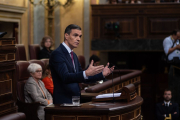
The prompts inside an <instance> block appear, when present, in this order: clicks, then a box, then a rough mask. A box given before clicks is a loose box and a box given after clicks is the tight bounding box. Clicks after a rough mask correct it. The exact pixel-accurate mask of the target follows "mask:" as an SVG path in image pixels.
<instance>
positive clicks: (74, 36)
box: [64, 29, 82, 50]
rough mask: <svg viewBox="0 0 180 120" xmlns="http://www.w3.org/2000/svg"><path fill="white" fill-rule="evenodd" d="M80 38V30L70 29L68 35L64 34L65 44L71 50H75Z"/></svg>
mask: <svg viewBox="0 0 180 120" xmlns="http://www.w3.org/2000/svg"><path fill="white" fill-rule="evenodd" d="M81 37H82V32H81V30H77V29H72V30H71V33H70V34H67V33H66V34H65V41H64V42H65V43H66V44H67V45H68V46H69V47H70V48H71V50H72V49H74V48H77V47H78V45H79V42H80V40H81Z"/></svg>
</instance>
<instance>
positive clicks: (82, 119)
mask: <svg viewBox="0 0 180 120" xmlns="http://www.w3.org/2000/svg"><path fill="white" fill-rule="evenodd" d="M77 120H102V119H101V116H78V117H77Z"/></svg>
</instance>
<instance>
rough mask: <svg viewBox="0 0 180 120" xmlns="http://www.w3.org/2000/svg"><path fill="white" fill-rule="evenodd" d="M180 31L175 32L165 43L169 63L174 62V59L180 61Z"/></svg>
mask: <svg viewBox="0 0 180 120" xmlns="http://www.w3.org/2000/svg"><path fill="white" fill-rule="evenodd" d="M179 39H180V30H174V31H173V32H172V34H171V35H170V36H169V37H166V38H165V39H164V41H163V47H164V52H165V54H166V55H167V57H168V60H169V61H172V60H173V58H174V57H177V58H178V59H180V51H179V49H180V44H179Z"/></svg>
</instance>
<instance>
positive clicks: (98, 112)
mask: <svg viewBox="0 0 180 120" xmlns="http://www.w3.org/2000/svg"><path fill="white" fill-rule="evenodd" d="M134 88H135V87H134V85H133V84H130V85H127V86H124V87H123V92H122V95H121V97H119V98H118V100H120V99H126V100H127V101H128V102H127V101H124V100H123V101H116V102H115V103H112V102H107V101H109V100H107V101H106V102H102V100H100V99H94V100H95V101H92V102H88V103H83V104H81V106H78V107H77V106H73V107H72V106H71V107H69V106H61V105H60V104H55V105H50V106H47V107H46V108H45V119H46V120H86V119H87V120H140V119H141V105H142V103H143V99H142V97H140V96H137V95H136V92H135V89H134ZM99 100H100V101H101V102H97V101H99Z"/></svg>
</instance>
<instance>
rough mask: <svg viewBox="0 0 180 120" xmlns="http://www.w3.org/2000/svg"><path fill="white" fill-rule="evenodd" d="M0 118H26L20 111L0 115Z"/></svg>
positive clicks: (11, 119) (0, 119)
mask: <svg viewBox="0 0 180 120" xmlns="http://www.w3.org/2000/svg"><path fill="white" fill-rule="evenodd" d="M0 120H26V115H25V114H24V113H21V112H18V113H12V114H9V115H5V116H2V117H0Z"/></svg>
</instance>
